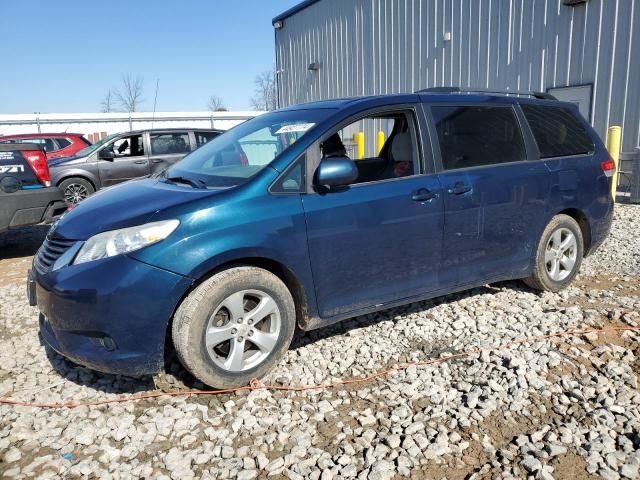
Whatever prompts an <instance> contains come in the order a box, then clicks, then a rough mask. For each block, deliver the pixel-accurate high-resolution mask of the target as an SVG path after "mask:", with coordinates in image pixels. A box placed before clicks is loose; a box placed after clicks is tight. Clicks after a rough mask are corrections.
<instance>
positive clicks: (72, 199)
mask: <svg viewBox="0 0 640 480" xmlns="http://www.w3.org/2000/svg"><path fill="white" fill-rule="evenodd" d="M88 196H89V192H88V191H87V188H86V187H85V186H84V185H82V184H80V183H70V184H69V185H67V187H66V188H65V189H64V200H65V202H67V203H68V204H76V203H80V202H81V201H82V200H84V199H85V198H87V197H88Z"/></svg>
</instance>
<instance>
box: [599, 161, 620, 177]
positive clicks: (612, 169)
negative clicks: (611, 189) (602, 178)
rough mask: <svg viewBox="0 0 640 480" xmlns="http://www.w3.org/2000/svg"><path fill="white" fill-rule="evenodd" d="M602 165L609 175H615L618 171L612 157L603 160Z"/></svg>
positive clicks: (605, 172)
mask: <svg viewBox="0 0 640 480" xmlns="http://www.w3.org/2000/svg"><path fill="white" fill-rule="evenodd" d="M600 166H601V167H602V171H603V172H604V174H605V175H606V176H607V177H613V174H614V173H616V164H615V162H614V161H613V160H611V159H609V160H607V161H604V162H602V163H601V164H600Z"/></svg>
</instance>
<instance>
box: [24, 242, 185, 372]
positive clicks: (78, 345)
mask: <svg viewBox="0 0 640 480" xmlns="http://www.w3.org/2000/svg"><path fill="white" fill-rule="evenodd" d="M32 275H33V280H34V281H35V295H36V301H37V305H38V308H39V310H40V312H41V313H40V319H39V323H40V333H41V335H42V338H43V339H44V341H45V342H46V343H47V344H48V345H49V346H50V347H51V348H53V349H54V350H55V351H56V352H58V353H59V354H61V355H63V356H65V357H67V358H69V359H70V360H72V361H74V362H76V363H79V364H81V365H84V366H87V367H90V368H93V369H95V370H99V371H101V372H107V373H116V374H123V375H145V374H154V373H157V372H159V371H160V370H161V369H162V368H163V362H164V344H165V335H166V330H167V326H168V323H169V320H170V319H171V316H172V315H173V312H174V310H175V308H176V306H177V304H178V302H179V301H180V299H181V298H182V296H183V295H184V293H185V292H186V291H187V289H188V288H189V286H190V285H191V283H192V280H191V279H190V278H187V277H184V276H181V275H177V274H175V273H172V272H168V271H166V270H163V269H160V268H157V267H154V266H151V265H147V264H145V263H142V262H139V261H137V260H134V259H132V258H130V257H128V256H126V255H118V256H115V257H111V258H106V259H102V260H97V261H94V262H88V263H85V264H80V265H72V266H68V267H64V268H61V269H60V270H56V271H53V272H49V273H39V272H38V271H37V270H33V273H32Z"/></svg>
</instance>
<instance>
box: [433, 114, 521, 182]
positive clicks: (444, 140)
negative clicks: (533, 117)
mask: <svg viewBox="0 0 640 480" xmlns="http://www.w3.org/2000/svg"><path fill="white" fill-rule="evenodd" d="M431 113H432V115H433V119H434V122H435V124H436V131H437V134H438V142H439V144H440V155H441V157H442V167H443V168H444V169H445V170H453V169H458V168H470V167H479V166H483V165H495V164H501V163H510V162H519V161H522V160H526V158H527V155H526V152H525V147H524V140H523V139H522V132H521V131H520V125H519V124H518V120H517V118H516V115H515V112H514V111H513V109H512V108H511V107H510V106H505V107H496V106H492V107H485V106H449V105H437V106H432V107H431Z"/></svg>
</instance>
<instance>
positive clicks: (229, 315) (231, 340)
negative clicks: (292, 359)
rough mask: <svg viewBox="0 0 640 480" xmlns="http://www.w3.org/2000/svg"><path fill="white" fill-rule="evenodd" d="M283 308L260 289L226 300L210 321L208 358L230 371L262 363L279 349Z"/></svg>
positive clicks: (207, 345)
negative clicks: (277, 346) (281, 309)
mask: <svg viewBox="0 0 640 480" xmlns="http://www.w3.org/2000/svg"><path fill="white" fill-rule="evenodd" d="M280 326H281V319H280V309H279V308H278V305H277V304H276V302H275V300H274V299H273V298H272V297H271V296H270V295H269V294H267V293H266V292H263V291H261V290H242V291H239V292H236V293H233V294H232V295H229V296H228V297H227V298H225V299H224V300H223V301H222V302H221V303H220V305H218V307H217V308H216V309H215V311H214V312H213V315H211V317H210V318H209V321H208V322H207V328H206V330H205V339H204V340H205V345H206V348H207V353H208V355H209V358H210V359H211V360H212V361H213V363H215V364H216V365H217V366H218V367H220V368H222V369H224V370H226V371H228V372H242V371H245V370H249V369H251V368H254V367H256V366H257V365H259V364H260V363H262V362H263V361H264V360H265V359H266V358H267V357H268V356H269V355H270V354H271V352H272V351H273V350H274V348H276V345H277V343H278V337H279V335H280Z"/></svg>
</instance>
